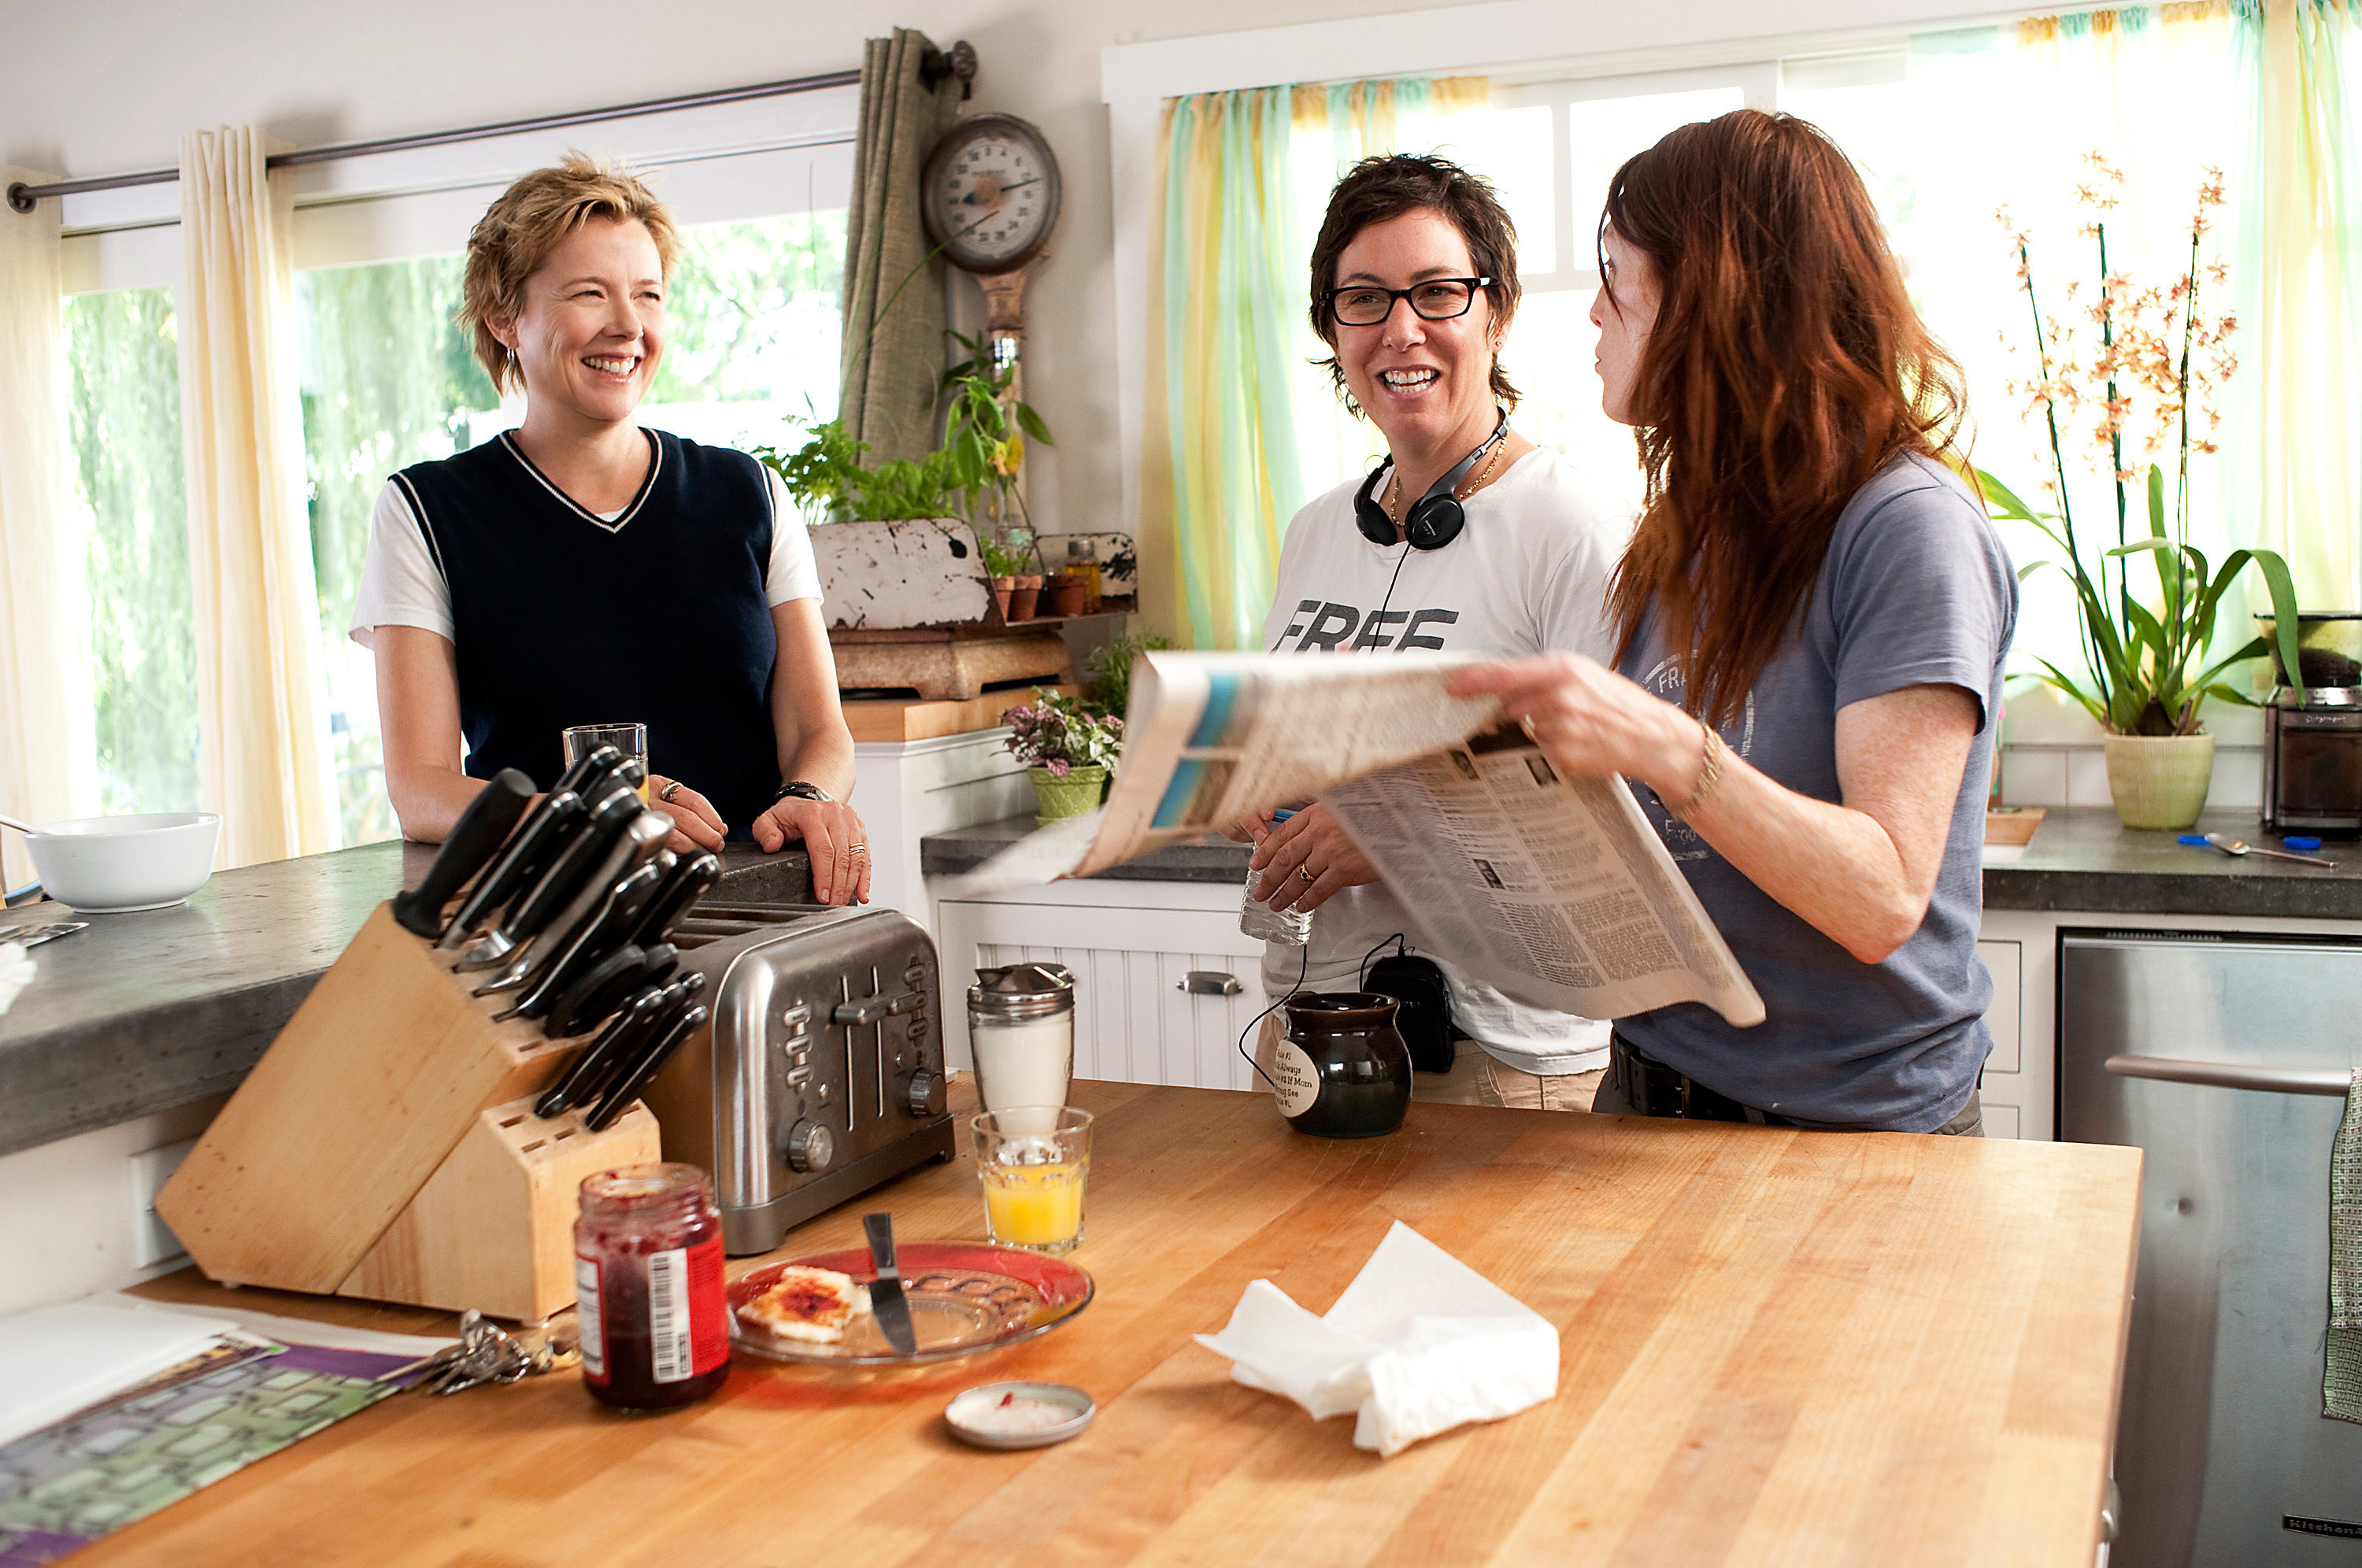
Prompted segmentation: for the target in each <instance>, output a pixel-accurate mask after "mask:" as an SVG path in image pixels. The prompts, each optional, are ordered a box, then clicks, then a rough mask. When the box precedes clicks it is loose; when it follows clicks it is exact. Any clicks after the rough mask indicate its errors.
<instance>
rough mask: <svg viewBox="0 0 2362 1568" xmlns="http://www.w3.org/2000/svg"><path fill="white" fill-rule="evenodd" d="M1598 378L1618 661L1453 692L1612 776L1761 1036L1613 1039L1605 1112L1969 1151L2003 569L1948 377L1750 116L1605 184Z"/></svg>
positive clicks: (1846, 232) (1648, 1022) (1680, 1013)
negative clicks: (1660, 849) (1724, 947)
mask: <svg viewBox="0 0 2362 1568" xmlns="http://www.w3.org/2000/svg"><path fill="white" fill-rule="evenodd" d="M1599 250H1600V271H1601V277H1602V282H1601V284H1600V290H1599V297H1598V299H1597V301H1596V302H1595V304H1593V306H1592V311H1591V319H1592V321H1593V323H1594V324H1595V326H1598V328H1599V358H1598V366H1599V376H1600V381H1601V384H1602V388H1603V402H1604V406H1605V407H1606V411H1607V413H1608V414H1609V415H1610V416H1611V417H1613V418H1616V419H1618V420H1621V421H1623V422H1624V423H1625V424H1628V425H1633V426H1634V427H1636V429H1637V430H1638V431H1639V443H1640V454H1641V459H1642V465H1643V467H1644V469H1646V471H1647V474H1648V480H1649V501H1648V506H1647V510H1646V511H1645V512H1644V513H1643V514H1642V517H1641V520H1640V525H1639V529H1638V531H1637V532H1636V533H1635V534H1634V536H1633V538H1632V543H1631V547H1630V548H1629V549H1628V550H1627V551H1626V553H1625V556H1624V559H1623V561H1622V563H1621V564H1620V565H1619V566H1618V568H1617V578H1616V583H1615V589H1614V592H1613V595H1612V599H1611V603H1612V606H1613V610H1614V613H1615V617H1616V634H1617V640H1616V648H1615V652H1614V656H1613V657H1612V658H1608V659H1599V658H1596V657H1585V656H1582V655H1573V654H1557V655H1552V656H1550V657H1541V658H1529V659H1523V660H1519V661H1516V662H1514V663H1507V664H1502V665H1498V666H1496V667H1493V668H1488V669H1480V670H1475V671H1471V672H1468V673H1467V674H1465V675H1463V676H1462V678H1461V679H1460V680H1459V682H1458V684H1457V689H1458V690H1461V691H1462V693H1463V694H1475V693H1481V692H1490V693H1497V694H1498V695H1499V696H1501V697H1502V698H1503V699H1504V701H1505V704H1506V707H1507V712H1508V714H1509V716H1511V717H1513V718H1518V719H1522V720H1524V721H1525V723H1526V724H1527V726H1528V729H1529V733H1531V734H1533V735H1534V736H1535V738H1536V739H1537V740H1538V741H1539V742H1540V745H1541V746H1542V749H1543V750H1544V751H1545V752H1546V753H1547V754H1548V755H1549V756H1550V757H1551V761H1552V762H1553V763H1555V764H1556V765H1557V767H1559V769H1560V770H1561V771H1562V772H1564V773H1569V774H1577V775H1589V776H1592V777H1605V776H1609V775H1618V774H1620V775H1622V776H1623V777H1625V778H1629V779H1632V780H1634V781H1635V782H1636V787H1637V791H1636V792H1638V793H1639V796H1640V799H1641V803H1642V805H1643V807H1644V809H1645V810H1646V811H1647V812H1649V814H1650V819H1651V820H1652V821H1653V822H1654V823H1656V824H1657V827H1658V829H1659V831H1660V832H1661V834H1663V836H1664V841H1665V845H1666V847H1667V848H1668V849H1669V850H1671V851H1672V856H1673V858H1674V859H1675V861H1676V862H1678V863H1679V865H1680V867H1681V868H1682V871H1683V875H1684V876H1685V877H1687V878H1688V879H1689V883H1690V886H1691V887H1692V888H1693V889H1694V890H1695V891H1696V893H1697V895H1698V899H1699V900H1700V902H1702V903H1703V904H1704V905H1705V909H1706V911H1707V913H1708V914H1709V915H1711V916H1712V917H1713V919H1714V922H1715V923H1716V925H1717V926H1718V927H1719V928H1720V929H1721V931H1722V933H1723V935H1724V937H1725V938H1726V939H1727V941H1728V942H1729V944H1730V945H1731V948H1732V950H1733V951H1734V953H1736V955H1738V960H1739V963H1740V965H1741V966H1742V967H1744V968H1745V969H1746V971H1747V974H1748V976H1749V978H1750V979H1752V980H1753V981H1754V982H1755V987H1756V988H1757V990H1759V991H1760V992H1761V993H1762V996H1763V1000H1764V1004H1765V1006H1766V1008H1767V1009H1768V1010H1769V1012H1770V1016H1769V1018H1768V1019H1767V1020H1766V1021H1764V1022H1762V1023H1760V1024H1759V1025H1757V1026H1756V1027H1754V1028H1752V1029H1736V1028H1733V1027H1732V1026H1730V1025H1729V1024H1727V1023H1725V1022H1724V1021H1722V1019H1721V1018H1720V1016H1719V1015H1717V1014H1716V1013H1715V1012H1713V1011H1712V1010H1709V1009H1707V1008H1705V1007H1701V1006H1697V1005H1695V1004H1690V1003H1684V1004H1683V1005H1680V1006H1677V1007H1668V1008H1660V1009H1658V1010H1655V1011H1653V1012H1648V1013H1642V1014H1639V1015H1638V1016H1636V1017H1631V1018H1623V1019H1618V1020H1617V1021H1616V1040H1615V1043H1614V1059H1613V1061H1612V1063H1611V1066H1610V1067H1609V1069H1608V1077H1607V1081H1606V1084H1605V1085H1603V1087H1602V1088H1601V1092H1600V1095H1599V1107H1598V1109H1601V1110H1611V1109H1612V1110H1618V1111H1635V1112H1639V1113H1643V1114H1647V1115H1656V1116H1672V1115H1686V1116H1691V1117H1705V1118H1710V1119H1713V1120H1717V1121H1758V1122H1762V1121H1771V1122H1781V1123H1785V1124H1790V1125H1799V1126H1805V1127H1816V1128H1831V1129H1859V1130H1866V1131H1892V1132H1954V1133H1961V1132H1966V1133H1974V1132H1978V1131H1979V1130H1980V1127H1981V1115H1980V1113H1979V1109H1978V1103H1977V1075H1978V1072H1979V1069H1980V1068H1981V1066H1983V1063H1984V1059H1985V1055H1986V1053H1987V1052H1988V1051H1989V1050H1990V1049H1991V1045H1992V1042H1991V1040H1990V1038H1989V1037H1988V1036H1987V1034H1986V1032H1985V1026H1984V1022H1983V1013H1984V1010H1985V1005H1986V1003H1987V1002H1988V1001H1989V1000H1990V999H1991V998H1992V978H1991V977H1989V976H1988V975H1987V974H1986V973H1985V969H1984V966H1983V965H1982V964H1981V963H1980V962H1979V961H1978V958H1977V953H1976V940H1977V927H1978V924H1979V922H1980V920H1981V913H1982V897H1983V893H1982V889H1983V883H1982V873H1981V864H1980V860H1981V846H1982V844H1983V842H1984V800H1985V789H1986V778H1987V772H1986V769H1987V767H1988V766H1989V764H1990V761H1991V758H1992V725H1993V722H1994V718H1995V716H1996V715H1997V714H1998V712H2000V703H2001V677H2002V660H2003V657H2004V656H2005V655H2006V654H2007V652H2008V650H2009V641H2010V634H2011V631H2012V629H2013V627H2014V624H2015V620H2016V613H2017V582H2016V579H2015V577H2014V574H2013V573H2012V571H2011V569H2010V563H2009V557H2008V554H2007V552H2006V551H2005V550H2004V549H2003V547H2002V544H2001V541H2000V539H1999V537H1998V536H1996V535H1995V533H1994V531H1993V528H1992V524H1991V523H1990V522H1989V521H1988V520H1987V518H1986V516H1985V513H1984V509H1983V507H1981V505H1980V504H1978V502H1977V499H1976V497H1975V495H1974V493H1973V492H1972V491H1970V488H1969V486H1968V485H1967V484H1966V483H1964V482H1963V481H1962V480H1960V478H1959V476H1958V475H1957V474H1956V473H1955V472H1953V470H1952V469H1950V468H1949V467H1948V466H1947V459H1949V458H1953V447H1952V444H1951V443H1952V436H1953V434H1954V432H1955V431H1956V430H1957V429H1958V428H1959V421H1960V418H1961V413H1962V408H1961V394H1960V377H1959V367H1958V366H1957V365H1956V364H1954V362H1953V361H1952V360H1951V359H1950V358H1949V357H1948V356H1947V355H1946V354H1945V353H1944V351H1943V349H1942V348H1939V347H1938V346H1937V344H1936V342H1935V341H1934V339H1933V338H1931V337H1929V336H1928V334H1927V330H1926V326H1923V325H1922V324H1921V322H1920V320H1919V317H1918V315H1917V314H1916V312H1915V311H1914V310H1913V308H1912V305H1911V302H1910V297H1909V295H1908V293H1906V292H1905V291H1904V283H1903V276H1902V272H1901V270H1900V269H1899V268H1898V267H1897V266H1896V265H1895V261H1894V258H1893V254H1892V253H1891V252H1890V251H1889V250H1888V248H1887V245H1886V237H1885V235H1884V233H1883V232H1882V230H1881V228H1880V226H1879V223H1878V216H1877V213H1876V211H1875V209H1874V208H1873V207H1872V206H1871V200H1870V194H1869V193H1868V191H1867V190H1865V189H1864V188H1863V185H1862V182H1861V177H1860V175H1859V174H1858V173H1856V172H1855V171H1854V168H1853V166H1852V165H1851V164H1850V163H1849V162H1848V161H1847V160H1846V157H1845V154H1844V153H1842V152H1840V151H1839V150H1838V149H1837V148H1836V146H1835V145H1833V144H1832V143H1831V142H1830V141H1829V140H1828V139H1827V138H1826V137H1824V136H1823V135H1821V133H1820V132H1819V131H1817V130H1816V129H1815V128H1814V127H1811V126H1809V125H1806V124H1805V123H1804V122H1803V121H1801V120H1797V119H1794V118H1793V117H1791V116H1785V115H1767V114H1763V113H1761V112H1760V111H1757V110H1752V109H1745V110H1739V111H1738V112H1735V113H1732V114H1728V115H1725V116H1722V117H1721V118H1719V119H1716V120H1712V121H1708V122H1705V123H1703V124H1698V125H1691V126H1684V127H1682V128H1681V129H1679V130H1677V131H1674V132H1673V133H1672V135H1670V136H1668V137H1666V138H1664V139H1663V140H1662V141H1660V142H1659V143H1658V144H1657V145H1656V146H1655V147H1653V148H1650V149H1649V150H1648V151H1646V152H1643V153H1640V154H1639V155H1638V156H1637V157H1635V158H1633V159H1632V160H1630V161H1628V162H1627V163H1626V164H1625V165H1624V167H1623V168H1622V169H1620V170H1618V171H1617V175H1616V178H1615V181H1614V182H1613V183H1612V184H1611V185H1610V187H1609V189H1608V194H1607V212H1606V226H1605V227H1604V228H1603V229H1602V231H1601V236H1600V241H1599Z"/></svg>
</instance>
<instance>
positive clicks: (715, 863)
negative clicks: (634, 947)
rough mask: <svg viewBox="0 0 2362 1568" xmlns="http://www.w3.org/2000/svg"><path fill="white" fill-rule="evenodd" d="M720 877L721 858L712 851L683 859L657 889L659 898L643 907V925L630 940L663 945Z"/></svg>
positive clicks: (641, 924) (642, 944) (641, 921)
mask: <svg viewBox="0 0 2362 1568" xmlns="http://www.w3.org/2000/svg"><path fill="white" fill-rule="evenodd" d="M721 877H722V858H721V856H717V855H715V854H714V853H713V852H712V851H711V850H705V851H701V852H700V853H698V854H696V855H691V856H686V857H685V858H683V859H682V861H681V862H680V864H679V865H678V866H676V867H673V869H672V875H671V876H670V877H668V878H665V884H664V886H663V887H661V888H658V889H657V893H656V897H655V898H653V899H650V900H648V901H647V903H646V905H645V906H643V907H642V909H641V911H640V923H639V924H638V925H637V926H635V927H634V928H633V931H632V936H631V939H632V940H633V941H634V942H635V943H637V944H640V945H641V946H642V947H646V946H647V945H648V944H651V943H657V942H662V941H663V940H664V939H665V937H666V935H667V934H668V933H670V932H671V930H672V927H673V923H674V922H676V921H678V920H679V919H680V917H681V916H682V915H683V914H685V913H687V912H688V911H689V907H690V905H691V904H693V903H695V902H697V900H700V899H701V898H703V897H704V896H705V894H706V890H707V889H710V888H712V886H713V884H714V883H715V882H717V881H719V880H720V879H721Z"/></svg>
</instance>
